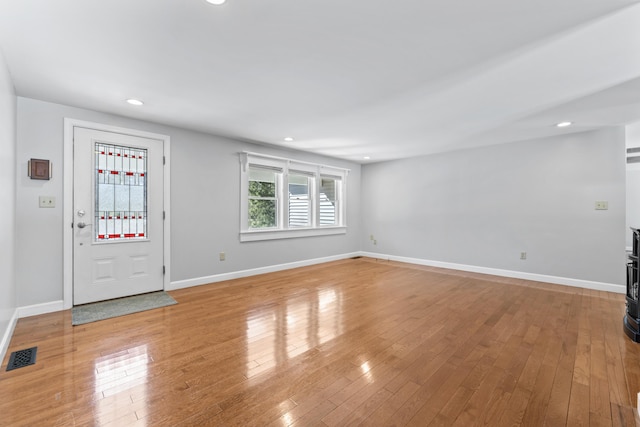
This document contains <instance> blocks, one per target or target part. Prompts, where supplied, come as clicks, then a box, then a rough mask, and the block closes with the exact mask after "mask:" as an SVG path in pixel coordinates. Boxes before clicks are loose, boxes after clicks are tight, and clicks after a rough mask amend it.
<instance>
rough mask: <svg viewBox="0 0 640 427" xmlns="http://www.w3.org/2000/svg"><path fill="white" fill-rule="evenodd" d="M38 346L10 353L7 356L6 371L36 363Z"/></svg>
mask: <svg viewBox="0 0 640 427" xmlns="http://www.w3.org/2000/svg"><path fill="white" fill-rule="evenodd" d="M37 351H38V347H31V348H26V349H24V350H18V351H14V352H13V353H11V356H10V357H9V364H7V371H12V370H14V369H18V368H22V367H24V366H29V365H33V364H34V363H36V352H37Z"/></svg>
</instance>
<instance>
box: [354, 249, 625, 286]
mask: <svg viewBox="0 0 640 427" xmlns="http://www.w3.org/2000/svg"><path fill="white" fill-rule="evenodd" d="M360 255H362V256H366V257H370V258H378V259H386V260H390V261H398V262H406V263H409V264H417V265H425V266H429V267H440V268H449V269H452V270H461V271H469V272H472V273H482V274H491V275H494V276H502V277H512V278H515V279H524V280H532V281H535V282H545V283H553V284H555V285H565V286H573V287H577V288H585V289H594V290H598V291H607V292H615V293H618V294H624V293H626V292H627V289H626V287H625V286H624V285H616V284H613V283H603V282H593V281H590V280H582V279H572V278H570V277H559V276H548V275H546V274H537V273H525V272H523V271H514V270H502V269H499V268H490V267H478V266H475V265H465V264H456V263H452V262H442V261H431V260H426V259H419V258H408V257H401V256H394V255H385V254H378V253H374V252H361V253H360Z"/></svg>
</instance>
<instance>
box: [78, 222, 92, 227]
mask: <svg viewBox="0 0 640 427" xmlns="http://www.w3.org/2000/svg"><path fill="white" fill-rule="evenodd" d="M87 225H91V224H85V223H84V222H79V223H78V228H85V227H86V226H87Z"/></svg>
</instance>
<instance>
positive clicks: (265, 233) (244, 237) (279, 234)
mask: <svg viewBox="0 0 640 427" xmlns="http://www.w3.org/2000/svg"><path fill="white" fill-rule="evenodd" d="M335 234H347V227H319V228H300V229H288V230H252V231H241V232H240V241H241V242H256V241H259V240H277V239H295V238H299V237H314V236H331V235H335Z"/></svg>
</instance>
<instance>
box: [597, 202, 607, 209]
mask: <svg viewBox="0 0 640 427" xmlns="http://www.w3.org/2000/svg"><path fill="white" fill-rule="evenodd" d="M595 208H596V210H597V211H606V210H608V209H609V202H607V201H600V202H596V206H595Z"/></svg>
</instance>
